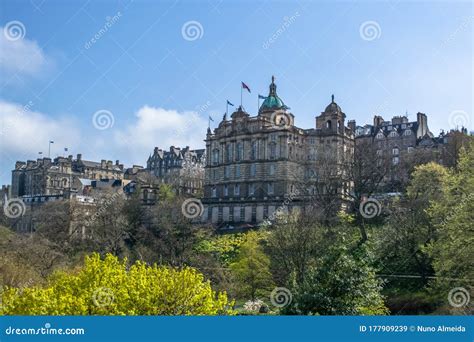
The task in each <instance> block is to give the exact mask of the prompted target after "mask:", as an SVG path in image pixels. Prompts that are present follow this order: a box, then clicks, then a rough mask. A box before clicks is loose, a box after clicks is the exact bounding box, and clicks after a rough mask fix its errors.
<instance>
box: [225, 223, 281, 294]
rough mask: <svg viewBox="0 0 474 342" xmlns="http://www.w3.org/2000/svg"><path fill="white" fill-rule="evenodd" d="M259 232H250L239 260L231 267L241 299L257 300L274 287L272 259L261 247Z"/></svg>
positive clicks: (240, 252) (241, 249) (241, 248)
mask: <svg viewBox="0 0 474 342" xmlns="http://www.w3.org/2000/svg"><path fill="white" fill-rule="evenodd" d="M260 240H261V237H260V236H259V234H258V233H257V232H248V233H247V234H246V236H245V241H244V243H243V244H242V245H241V247H240V251H239V255H238V257H237V260H236V261H235V262H234V263H232V264H231V265H230V268H231V270H232V274H233V276H234V279H235V281H236V284H235V285H236V286H237V289H238V290H237V293H238V294H239V296H240V297H241V298H245V299H251V300H255V299H256V298H257V297H259V296H265V295H266V294H268V292H269V290H270V289H271V288H272V287H273V286H272V285H273V281H272V274H271V273H270V270H269V268H270V259H269V257H268V256H267V255H266V254H265V253H264V251H263V249H262V246H261V245H260Z"/></svg>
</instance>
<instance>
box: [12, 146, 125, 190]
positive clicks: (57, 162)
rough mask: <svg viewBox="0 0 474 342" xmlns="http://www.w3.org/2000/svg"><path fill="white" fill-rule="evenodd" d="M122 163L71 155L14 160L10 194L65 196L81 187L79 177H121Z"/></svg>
mask: <svg viewBox="0 0 474 342" xmlns="http://www.w3.org/2000/svg"><path fill="white" fill-rule="evenodd" d="M123 173H124V171H123V165H122V164H120V162H119V161H118V160H117V161H116V162H115V164H114V163H112V161H110V160H109V161H106V160H102V161H101V162H100V163H99V162H93V161H88V160H83V159H82V155H81V154H78V155H77V158H76V159H73V156H72V155H70V156H68V157H57V158H54V160H51V159H50V158H38V159H37V160H28V161H27V162H26V163H25V162H23V161H17V162H16V164H15V169H14V170H13V171H12V188H11V196H12V197H22V196H23V197H24V196H28V197H34V196H53V195H54V196H57V195H64V196H67V195H68V194H69V193H71V192H77V191H78V189H80V188H81V187H82V184H81V180H80V179H81V178H85V179H92V180H100V179H122V178H123Z"/></svg>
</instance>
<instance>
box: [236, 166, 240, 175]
mask: <svg viewBox="0 0 474 342" xmlns="http://www.w3.org/2000/svg"><path fill="white" fill-rule="evenodd" d="M235 178H240V165H236V166H235Z"/></svg>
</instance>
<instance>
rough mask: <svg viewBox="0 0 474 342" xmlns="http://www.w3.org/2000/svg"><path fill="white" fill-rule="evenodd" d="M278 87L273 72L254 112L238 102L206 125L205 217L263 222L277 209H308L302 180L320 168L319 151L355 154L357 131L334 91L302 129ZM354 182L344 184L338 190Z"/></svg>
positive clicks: (341, 156)
mask: <svg viewBox="0 0 474 342" xmlns="http://www.w3.org/2000/svg"><path fill="white" fill-rule="evenodd" d="M276 88H277V86H276V84H275V80H274V78H273V77H272V82H271V84H270V90H269V94H268V96H267V97H266V99H265V100H264V102H263V103H262V105H261V107H260V108H259V111H258V114H257V115H256V116H251V115H250V114H249V113H247V112H246V111H245V110H244V108H242V106H240V107H239V108H238V109H237V110H236V111H235V112H234V113H232V114H231V116H230V119H229V120H227V116H224V118H223V120H222V121H221V122H220V123H219V125H218V127H217V128H216V129H215V130H214V131H213V132H212V131H211V130H210V129H208V132H207V136H206V161H207V162H206V168H205V181H204V196H203V200H202V202H203V206H204V211H203V215H202V216H201V220H202V221H210V222H212V223H214V224H224V225H225V224H229V225H233V224H239V223H259V222H262V221H264V220H266V219H267V218H271V217H273V216H274V215H275V212H276V211H293V210H304V209H305V208H306V206H307V203H308V198H309V196H308V195H310V194H308V190H309V188H310V187H309V186H304V184H307V182H306V181H308V182H309V180H310V179H311V177H315V176H317V175H318V173H319V171H320V165H319V164H318V158H319V157H318V155H319V153H320V152H321V151H331V155H333V156H335V157H336V159H339V160H340V161H343V160H344V159H345V158H350V157H351V155H352V152H353V144H354V137H353V134H352V131H351V130H350V129H349V128H348V127H346V126H345V118H346V115H345V114H344V113H343V112H342V110H341V108H340V107H339V106H338V105H337V104H336V103H335V102H334V97H333V98H332V101H331V103H330V104H329V105H328V106H327V107H326V109H325V110H324V111H323V112H321V114H320V115H318V116H317V117H316V123H315V127H314V128H310V129H303V128H299V127H297V126H295V123H294V115H293V113H291V112H290V108H289V107H287V106H286V105H285V104H284V102H283V101H282V99H281V98H280V97H279V96H278V95H277V91H276ZM335 167H336V168H337V166H335ZM302 184H303V187H302V186H301V185H302ZM350 186H351V184H340V186H339V194H343V192H344V191H346V192H347V191H350ZM302 190H303V191H302Z"/></svg>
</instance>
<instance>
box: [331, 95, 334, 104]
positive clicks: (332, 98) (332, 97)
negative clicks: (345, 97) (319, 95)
mask: <svg viewBox="0 0 474 342" xmlns="http://www.w3.org/2000/svg"><path fill="white" fill-rule="evenodd" d="M331 103H334V94H332V95H331Z"/></svg>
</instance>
